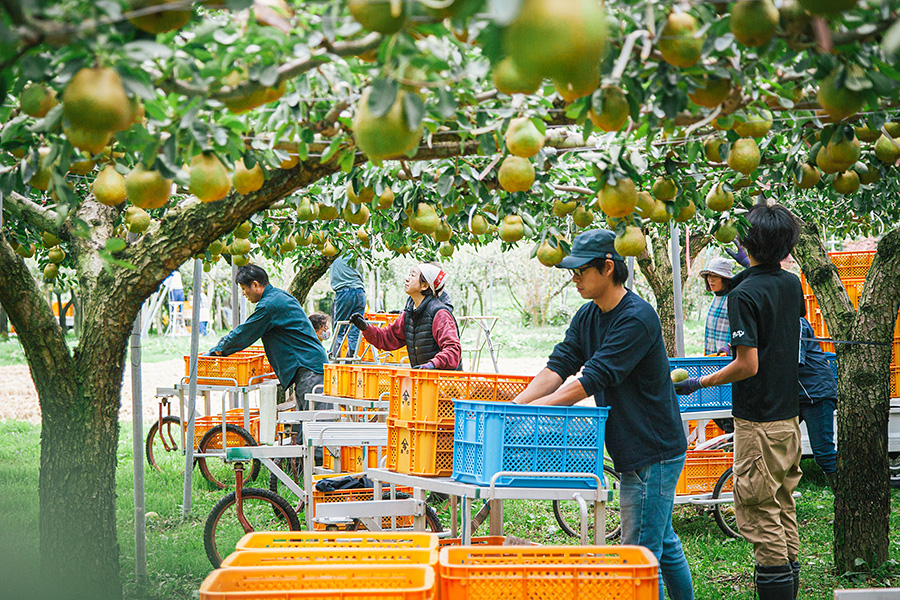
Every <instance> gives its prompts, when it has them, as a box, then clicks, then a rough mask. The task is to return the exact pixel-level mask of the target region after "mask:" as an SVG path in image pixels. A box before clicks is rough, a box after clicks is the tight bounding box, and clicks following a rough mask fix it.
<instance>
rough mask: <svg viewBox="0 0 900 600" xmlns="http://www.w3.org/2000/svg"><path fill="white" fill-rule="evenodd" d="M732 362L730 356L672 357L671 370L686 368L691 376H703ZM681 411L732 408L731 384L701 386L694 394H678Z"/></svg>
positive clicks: (670, 361)
mask: <svg viewBox="0 0 900 600" xmlns="http://www.w3.org/2000/svg"><path fill="white" fill-rule="evenodd" d="M730 362H731V357H730V356H701V357H695V358H670V359H669V370H670V371H674V370H675V369H684V370H685V371H687V372H688V376H689V377H702V376H703V375H709V374H710V373H715V372H716V371H718V370H719V369H721V368H723V367H725V366H726V365H728V364H729V363H730ZM678 407H679V408H680V409H681V412H694V411H698V410H722V409H730V408H731V384H730V383H726V384H725V385H718V386H715V387H708V388H701V389H699V390H697V391H696V392H694V393H693V394H688V395H686V396H678Z"/></svg>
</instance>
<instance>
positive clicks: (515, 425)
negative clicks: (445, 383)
mask: <svg viewBox="0 0 900 600" xmlns="http://www.w3.org/2000/svg"><path fill="white" fill-rule="evenodd" d="M453 405H454V409H455V412H456V419H455V426H454V430H453V479H455V480H456V481H461V482H463V483H473V484H476V485H489V484H490V482H491V477H493V475H494V474H495V473H497V472H499V471H520V472H529V473H535V472H536V473H546V472H551V471H557V472H568V473H596V474H597V475H599V476H600V477H601V479H602V477H603V441H604V438H605V433H606V417H607V413H609V408H608V407H605V406H601V407H584V406H531V405H528V404H512V403H509V402H471V401H468V400H454V401H453ZM596 483H597V482H596V480H595V479H593V478H591V479H574V478H565V479H564V478H549V477H501V478H499V479H498V480H497V485H501V486H507V487H536V488H550V487H553V488H556V487H566V488H569V487H571V488H595V487H596Z"/></svg>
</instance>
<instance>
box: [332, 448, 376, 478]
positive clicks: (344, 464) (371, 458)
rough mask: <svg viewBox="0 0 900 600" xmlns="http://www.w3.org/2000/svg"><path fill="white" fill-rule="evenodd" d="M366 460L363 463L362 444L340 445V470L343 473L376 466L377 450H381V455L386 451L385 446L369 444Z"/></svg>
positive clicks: (363, 451)
mask: <svg viewBox="0 0 900 600" xmlns="http://www.w3.org/2000/svg"><path fill="white" fill-rule="evenodd" d="M368 448H369V451H368V460H367V461H365V464H363V457H364V456H365V455H366V452H365V450H364V448H363V447H362V446H342V447H341V471H343V472H344V473H359V472H360V471H364V470H365V469H367V468H370V467H371V468H376V467H378V451H379V450H381V456H384V455H385V454H386V452H387V448H386V447H385V446H380V447H379V446H369V447H368Z"/></svg>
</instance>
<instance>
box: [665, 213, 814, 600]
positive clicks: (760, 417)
mask: <svg viewBox="0 0 900 600" xmlns="http://www.w3.org/2000/svg"><path fill="white" fill-rule="evenodd" d="M747 220H748V221H749V222H750V229H749V230H748V231H747V233H746V235H745V236H744V237H743V239H742V241H743V244H744V248H745V249H746V252H747V254H748V256H749V261H750V268H748V269H746V270H744V271H742V272H740V273H738V274H737V275H735V276H734V279H733V282H734V289H733V290H732V291H731V292H729V293H728V321H729V323H730V325H731V350H732V354H733V355H734V357H735V358H734V360H733V361H732V362H731V363H730V364H729V365H728V366H726V367H723V368H722V369H720V370H718V371H716V372H715V373H711V374H709V375H704V376H702V377H698V378H689V379H687V380H685V381H682V382H679V383H677V384H676V385H675V390H676V392H677V393H679V394H691V393H693V392H695V391H697V390H698V389H700V388H701V387H709V386H714V385H722V384H725V383H732V384H733V385H732V390H731V396H732V407H731V414H732V415H733V416H734V510H735V516H736V518H737V524H738V529H739V530H740V532H741V535H742V536H743V537H744V539H745V540H747V541H748V542H750V543H752V544H753V553H754V557H755V558H756V567H755V572H756V573H755V580H756V591H757V594H758V595H759V598H760V600H784V599H786V600H790V599H791V598H796V597H797V592H798V589H799V586H800V563H799V562H798V561H799V555H800V535H799V529H798V526H797V513H796V506H795V504H794V498H793V495H792V494H793V493H794V490H795V489H796V488H797V484H798V483H799V482H800V477H801V475H802V471H801V470H800V423H799V420H798V416H799V413H800V406H799V404H800V403H799V402H798V397H799V389H800V384H799V382H798V377H799V365H798V362H799V361H798V356H799V348H800V317H802V316H803V315H804V313H805V312H806V308H805V305H804V303H803V292H802V291H801V289H800V280H799V279H798V278H797V277H796V276H795V275H794V274H792V273H789V272H787V271H785V270H784V269H782V268H781V261H782V260H784V259H785V258H787V256H788V255H789V254H790V253H791V251H792V250H793V248H794V246H795V245H796V244H797V240H798V239H799V237H800V226H799V224H798V223H797V220H796V219H795V218H794V215H792V214H791V212H790V211H788V210H787V209H786V208H784V207H783V206H780V205H777V204H775V205H772V206H768V205H756V206H754V207H753V208H752V209H751V210H750V212H749V213H748V214H747Z"/></svg>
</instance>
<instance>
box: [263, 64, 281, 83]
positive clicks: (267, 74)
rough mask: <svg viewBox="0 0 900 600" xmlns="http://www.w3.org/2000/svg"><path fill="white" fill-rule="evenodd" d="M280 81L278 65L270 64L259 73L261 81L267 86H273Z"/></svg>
mask: <svg viewBox="0 0 900 600" xmlns="http://www.w3.org/2000/svg"><path fill="white" fill-rule="evenodd" d="M277 81H278V65H269V66H268V67H266V68H265V69H263V71H262V73H260V74H259V83H260V85H264V86H266V87H272V86H273V85H275V82H277Z"/></svg>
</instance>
